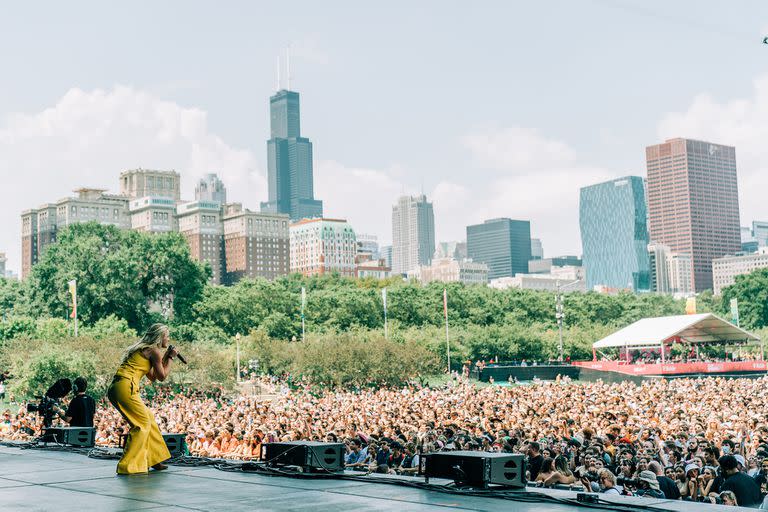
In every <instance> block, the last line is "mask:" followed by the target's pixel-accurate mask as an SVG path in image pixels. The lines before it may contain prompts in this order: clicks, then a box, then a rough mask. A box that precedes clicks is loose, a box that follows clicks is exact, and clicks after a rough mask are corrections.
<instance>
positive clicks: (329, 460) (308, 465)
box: [261, 441, 344, 473]
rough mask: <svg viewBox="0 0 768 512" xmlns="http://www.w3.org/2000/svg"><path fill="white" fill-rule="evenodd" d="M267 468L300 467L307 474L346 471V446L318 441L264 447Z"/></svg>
mask: <svg viewBox="0 0 768 512" xmlns="http://www.w3.org/2000/svg"><path fill="white" fill-rule="evenodd" d="M261 460H262V461H263V462H264V463H265V464H266V465H267V466H298V467H300V468H302V469H303V471H304V472H307V473H313V472H314V473H317V472H323V473H338V472H341V471H344V445H343V444H342V443H321V442H317V441H287V442H284V443H266V444H264V445H262V452H261Z"/></svg>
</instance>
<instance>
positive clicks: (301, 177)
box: [261, 89, 323, 221]
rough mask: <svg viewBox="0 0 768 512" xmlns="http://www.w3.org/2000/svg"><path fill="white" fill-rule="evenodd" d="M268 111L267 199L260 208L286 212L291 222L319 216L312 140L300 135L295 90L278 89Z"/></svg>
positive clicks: (274, 211)
mask: <svg viewBox="0 0 768 512" xmlns="http://www.w3.org/2000/svg"><path fill="white" fill-rule="evenodd" d="M269 110H270V132H271V137H270V139H269V141H267V182H268V187H269V200H268V201H266V202H263V203H261V210H262V211H263V212H267V213H284V214H288V215H289V217H290V218H291V220H292V221H297V220H300V219H305V218H318V217H322V216H323V202H322V201H319V200H317V199H315V197H314V177H313V169H312V142H310V140H309V139H307V138H306V137H302V136H301V112H300V109H299V93H297V92H294V91H287V90H285V89H283V90H280V91H278V92H277V93H275V95H274V96H272V97H271V98H270V99H269Z"/></svg>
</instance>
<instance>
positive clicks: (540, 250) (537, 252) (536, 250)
mask: <svg viewBox="0 0 768 512" xmlns="http://www.w3.org/2000/svg"><path fill="white" fill-rule="evenodd" d="M531 259H532V260H541V259H544V246H543V245H542V244H541V239H539V238H531Z"/></svg>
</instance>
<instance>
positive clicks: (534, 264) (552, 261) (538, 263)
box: [528, 256, 582, 274]
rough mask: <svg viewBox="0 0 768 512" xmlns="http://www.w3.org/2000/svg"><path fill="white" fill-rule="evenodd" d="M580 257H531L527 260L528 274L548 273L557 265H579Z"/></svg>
mask: <svg viewBox="0 0 768 512" xmlns="http://www.w3.org/2000/svg"><path fill="white" fill-rule="evenodd" d="M580 266H582V265H581V258H579V257H578V256H556V257H554V258H542V259H535V258H534V259H532V260H531V261H529V262H528V273H529V274H548V273H549V272H550V271H551V270H552V269H553V268H557V267H580Z"/></svg>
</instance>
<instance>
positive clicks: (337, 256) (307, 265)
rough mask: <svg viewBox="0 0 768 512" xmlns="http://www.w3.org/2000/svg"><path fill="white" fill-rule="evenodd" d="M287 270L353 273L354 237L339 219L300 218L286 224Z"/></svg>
mask: <svg viewBox="0 0 768 512" xmlns="http://www.w3.org/2000/svg"><path fill="white" fill-rule="evenodd" d="M290 248H291V251H290V254H291V272H297V273H299V274H302V275H305V276H314V275H322V274H328V273H333V272H337V273H339V274H340V275H342V276H347V277H354V276H355V258H356V256H357V239H356V237H355V231H354V229H352V226H350V224H349V223H348V222H347V221H346V220H343V219H304V220H300V221H298V222H296V223H293V224H291V226H290Z"/></svg>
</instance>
